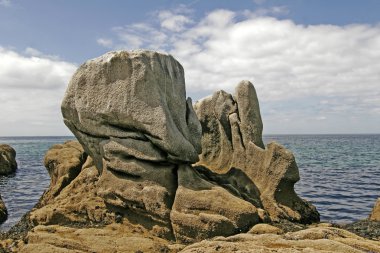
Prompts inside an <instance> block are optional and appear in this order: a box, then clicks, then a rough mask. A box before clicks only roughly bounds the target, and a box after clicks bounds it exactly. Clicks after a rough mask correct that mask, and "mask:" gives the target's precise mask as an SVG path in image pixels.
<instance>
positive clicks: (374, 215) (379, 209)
mask: <svg viewBox="0 0 380 253" xmlns="http://www.w3.org/2000/svg"><path fill="white" fill-rule="evenodd" d="M369 219H370V220H371V221H380V198H378V199H377V201H376V203H375V205H374V206H373V209H372V212H371V215H370V216H369Z"/></svg>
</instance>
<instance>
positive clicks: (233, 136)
mask: <svg viewBox="0 0 380 253" xmlns="http://www.w3.org/2000/svg"><path fill="white" fill-rule="evenodd" d="M194 109H195V111H196V113H197V115H198V118H199V120H200V122H201V125H202V131H203V133H202V154H201V155H200V156H199V157H200V161H199V162H198V163H197V165H202V166H204V167H207V168H208V169H210V170H212V171H213V172H215V173H218V174H220V175H228V174H230V171H231V170H237V169H238V170H240V171H241V172H242V173H243V174H245V175H246V176H247V177H248V178H249V179H250V180H251V182H249V181H247V180H244V181H240V182H237V185H238V186H237V188H241V189H244V188H246V187H245V186H246V185H247V184H249V185H254V186H256V187H257V190H256V191H251V192H247V193H246V196H247V197H250V198H251V199H253V200H254V199H256V201H257V202H260V203H261V204H262V206H263V208H264V209H265V210H266V211H267V212H268V214H269V216H270V218H271V219H272V220H279V219H289V220H292V221H298V222H304V223H311V222H314V221H318V220H319V214H318V212H317V211H316V209H315V207H314V206H312V205H311V204H310V203H308V202H307V201H305V200H302V199H301V198H299V197H298V196H297V194H296V193H295V191H294V184H295V183H296V182H297V181H298V180H299V179H300V178H299V172H298V167H297V164H296V161H295V158H294V156H293V154H292V153H291V152H290V151H288V150H287V149H285V148H284V147H282V146H281V145H279V144H277V143H270V144H268V145H267V147H264V144H263V141H262V128H263V124H262V121H261V116H260V108H259V103H258V99H257V95H256V91H255V88H254V87H253V85H252V84H251V83H250V82H248V81H242V82H240V83H239V84H238V86H237V87H236V90H235V95H234V96H233V95H231V94H228V93H226V92H224V91H218V92H215V93H214V94H213V95H212V96H210V97H207V98H204V99H202V100H200V101H198V102H196V104H195V105H194ZM239 185H240V186H239ZM235 188H236V186H235ZM257 196H259V199H258V200H257Z"/></svg>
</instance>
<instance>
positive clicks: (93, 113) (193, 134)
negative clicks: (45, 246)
mask: <svg viewBox="0 0 380 253" xmlns="http://www.w3.org/2000/svg"><path fill="white" fill-rule="evenodd" d="M62 114H63V117H64V122H65V124H66V125H67V126H68V127H69V128H70V130H71V131H72V132H73V133H74V134H75V136H76V137H77V138H78V140H79V142H80V143H81V144H82V145H83V146H84V148H85V150H86V152H87V153H88V154H89V155H90V156H91V157H92V158H93V159H94V161H95V164H96V166H97V167H98V169H99V170H101V169H102V167H103V163H102V158H103V155H102V152H104V149H103V148H104V147H106V148H107V143H108V142H110V141H113V138H116V139H118V140H114V141H115V142H116V143H118V144H120V145H121V146H123V154H124V155H126V156H131V157H135V158H137V159H141V160H147V161H170V162H172V163H193V162H196V161H198V153H200V150H201V146H200V135H201V130H200V125H199V121H198V120H197V117H196V115H195V113H194V111H193V107H192V103H191V100H190V99H187V100H186V91H185V78H184V70H183V68H182V66H181V64H179V62H177V61H176V60H175V59H174V58H173V57H172V56H170V55H167V54H162V53H157V52H153V51H131V52H127V51H119V52H110V53H107V54H105V55H103V56H101V57H98V58H95V59H93V60H90V61H87V62H86V63H84V64H82V65H81V66H80V68H79V69H78V70H77V71H76V73H75V74H74V76H73V78H72V79H71V81H70V83H69V86H68V88H67V91H66V94H65V97H64V100H63V102H62ZM119 140H122V141H119Z"/></svg>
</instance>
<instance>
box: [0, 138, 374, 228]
mask: <svg viewBox="0 0 380 253" xmlns="http://www.w3.org/2000/svg"><path fill="white" fill-rule="evenodd" d="M69 139H73V137H0V143H7V144H10V145H11V146H13V147H14V148H15V150H16V152H17V157H16V158H17V163H18V167H19V168H18V170H17V172H16V173H15V174H13V175H10V176H0V194H1V196H2V199H3V201H4V202H5V204H6V206H7V208H8V212H9V217H8V220H7V221H6V222H4V223H3V224H1V225H0V230H2V231H4V230H7V229H9V228H10V227H11V226H13V225H14V224H15V223H16V222H17V221H18V220H19V219H20V218H21V217H22V215H23V214H25V213H26V212H27V211H28V210H30V209H31V208H32V207H33V206H34V205H35V204H36V203H37V201H38V199H39V198H40V196H41V195H42V193H43V192H44V190H45V189H46V188H47V187H48V186H49V182H50V177H49V175H48V173H47V171H46V169H45V167H44V166H43V157H44V154H45V152H46V151H47V150H48V149H49V147H51V146H52V145H53V144H56V143H62V142H64V141H66V140H69ZM271 141H276V142H278V143H280V144H282V145H284V146H285V147H287V148H289V149H290V150H292V151H293V153H294V155H295V157H296V161H297V164H298V167H299V170H300V175H301V180H300V181H299V182H298V183H297V184H296V186H295V188H296V192H297V193H298V194H299V195H300V196H301V197H303V198H305V199H308V200H309V201H311V202H312V203H313V204H314V205H315V206H316V207H317V209H318V210H319V212H320V213H321V219H322V220H323V221H330V222H338V223H348V222H352V221H355V220H359V219H363V218H366V217H368V215H369V213H370V212H371V209H372V207H373V205H374V203H375V200H376V199H377V197H379V196H380V135H267V136H264V142H265V143H269V142H271Z"/></svg>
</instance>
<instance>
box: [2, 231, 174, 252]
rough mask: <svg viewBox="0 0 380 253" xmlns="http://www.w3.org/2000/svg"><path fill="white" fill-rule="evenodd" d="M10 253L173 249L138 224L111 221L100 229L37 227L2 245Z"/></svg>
mask: <svg viewBox="0 0 380 253" xmlns="http://www.w3.org/2000/svg"><path fill="white" fill-rule="evenodd" d="M4 246H5V247H7V246H8V247H7V248H8V249H9V250H10V252H20V253H24V252H25V253H51V252H56V253H60V252H62V253H74V252H88V253H93V252H105V253H108V252H109V253H111V252H133V253H135V252H167V253H170V252H176V251H173V250H170V248H169V242H168V241H165V240H163V239H161V238H157V237H154V236H152V235H151V234H149V232H147V231H146V230H144V228H143V227H141V226H138V225H124V224H111V225H108V226H105V227H102V228H73V227H63V226H58V225H50V226H42V225H40V226H37V227H35V228H33V230H31V231H30V232H29V233H28V235H27V237H26V238H25V239H24V241H22V242H19V243H18V245H17V246H16V245H15V244H14V243H13V244H11V243H9V244H8V245H4Z"/></svg>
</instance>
